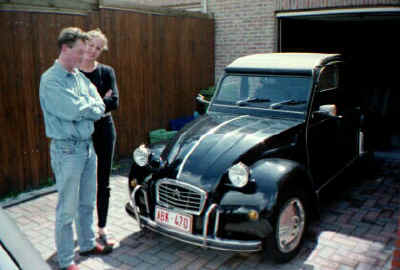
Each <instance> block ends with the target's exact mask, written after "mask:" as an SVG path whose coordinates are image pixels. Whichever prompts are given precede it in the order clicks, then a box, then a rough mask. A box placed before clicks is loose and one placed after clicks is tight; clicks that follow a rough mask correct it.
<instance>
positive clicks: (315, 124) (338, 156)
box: [306, 63, 359, 189]
mask: <svg viewBox="0 0 400 270" xmlns="http://www.w3.org/2000/svg"><path fill="white" fill-rule="evenodd" d="M339 77H340V65H339V63H336V64H332V65H328V66H326V67H324V68H322V69H321V71H320V73H319V78H318V86H317V87H316V89H315V93H314V96H313V100H312V104H311V114H310V117H309V121H308V124H307V134H306V144H307V151H308V161H309V162H308V166H309V169H310V172H311V174H312V176H313V178H314V181H315V184H316V187H317V189H319V188H321V187H322V186H323V185H325V184H326V183H327V182H328V181H329V180H330V179H332V178H333V177H334V176H336V175H337V174H338V173H339V172H340V171H341V170H342V169H343V168H344V167H345V166H346V165H347V164H348V163H349V162H350V161H351V160H352V159H353V158H354V156H355V155H356V152H357V151H356V149H357V145H356V142H357V125H356V124H355V122H356V120H355V119H357V117H359V115H358V114H357V112H356V110H352V109H351V108H349V106H347V105H346V103H345V102H343V101H344V99H343V98H344V97H343V92H342V91H343V88H342V87H341V85H340V81H339V79H340V78H339Z"/></svg>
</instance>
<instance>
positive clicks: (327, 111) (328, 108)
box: [313, 104, 338, 117]
mask: <svg viewBox="0 0 400 270" xmlns="http://www.w3.org/2000/svg"><path fill="white" fill-rule="evenodd" d="M313 115H320V116H330V117H338V115H337V108H336V105H335V104H324V105H321V106H319V109H318V110H317V111H314V112H313Z"/></svg>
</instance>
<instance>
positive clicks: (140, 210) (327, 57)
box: [126, 53, 365, 262]
mask: <svg viewBox="0 0 400 270" xmlns="http://www.w3.org/2000/svg"><path fill="white" fill-rule="evenodd" d="M344 70H345V68H344V66H343V61H342V58H341V56H340V55H337V54H317V53H271V54H257V55H250V56H246V57H242V58H239V59H237V60H235V61H234V62H233V63H231V64H230V65H228V66H227V67H226V68H225V73H224V75H223V77H222V78H221V80H220V81H219V83H218V85H217V89H216V92H215V94H214V97H213V99H212V100H211V103H210V104H209V107H208V110H207V112H206V113H205V114H204V115H203V116H201V117H199V118H197V119H196V120H195V121H193V122H191V123H190V124H188V125H186V126H185V127H184V128H183V129H182V130H180V131H179V133H178V134H177V136H176V137H175V138H174V139H173V140H171V141H170V142H169V143H168V144H165V145H164V144H156V145H150V146H146V145H141V146H140V147H138V148H137V149H136V150H135V151H134V153H133V159H134V162H133V165H132V168H131V171H130V174H129V191H130V202H129V203H127V205H126V210H127V212H128V213H129V214H130V215H131V216H132V217H134V218H135V219H136V220H137V222H138V223H139V225H140V227H141V228H147V229H150V230H153V231H155V232H158V233H161V234H163V235H166V236H169V237H172V238H175V239H178V240H181V241H185V242H187V243H191V244H194V245H199V246H202V247H206V248H212V249H219V250H230V251H240V252H254V251H259V250H262V249H263V250H264V251H265V252H266V254H270V255H272V258H273V259H275V260H276V261H278V262H285V261H288V260H290V259H291V258H293V257H294V256H295V255H296V254H297V252H298V251H299V249H300V247H301V244H302V241H303V238H304V234H305V231H306V228H307V225H308V223H309V221H310V218H311V217H312V216H314V214H317V213H318V211H317V210H318V203H319V195H320V193H321V191H322V190H323V189H324V188H325V187H328V183H330V182H331V181H332V180H334V179H335V178H337V176H338V175H340V174H341V173H342V172H343V171H344V169H345V168H347V167H348V166H350V165H352V164H353V163H355V161H357V160H359V158H360V157H361V156H362V155H363V154H364V153H365V150H364V139H363V138H364V136H363V134H364V132H363V130H362V129H361V120H362V113H361V112H360V109H359V107H358V106H357V104H356V103H355V102H354V101H355V100H357V98H356V97H355V96H354V93H351V89H346V88H345V85H344V84H343V82H344V81H345V80H342V79H343V78H344V74H345V72H344ZM342 77H343V78H342Z"/></svg>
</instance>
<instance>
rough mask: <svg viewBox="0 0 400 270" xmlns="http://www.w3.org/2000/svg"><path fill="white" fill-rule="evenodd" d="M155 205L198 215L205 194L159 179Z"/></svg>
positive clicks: (203, 202) (185, 185) (180, 184)
mask: <svg viewBox="0 0 400 270" xmlns="http://www.w3.org/2000/svg"><path fill="white" fill-rule="evenodd" d="M156 194H157V203H158V204H159V205H161V206H164V207H167V208H175V209H180V210H183V211H184V212H186V213H189V214H194V215H200V213H201V212H202V210H203V208H204V204H205V201H206V197H207V193H206V192H205V191H204V190H202V189H200V188H198V187H195V186H192V185H190V184H186V183H184V182H179V181H176V180H173V179H161V180H160V181H159V182H158V183H157V184H156Z"/></svg>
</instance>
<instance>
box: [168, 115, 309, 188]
mask: <svg viewBox="0 0 400 270" xmlns="http://www.w3.org/2000/svg"><path fill="white" fill-rule="evenodd" d="M303 122H304V120H298V119H293V120H292V119H290V120H288V119H273V118H258V117H254V116H249V115H241V116H238V115H221V114H218V115H205V116H202V117H200V118H199V119H197V120H196V121H194V122H193V123H192V124H190V125H189V126H187V127H185V128H184V129H183V130H182V131H181V132H180V133H179V134H178V136H177V137H175V139H174V140H173V141H172V142H170V143H169V144H168V146H167V147H166V148H165V149H164V151H163V153H162V155H161V158H162V160H164V161H167V162H166V164H167V165H166V166H167V167H168V168H169V171H170V172H171V173H170V174H169V177H171V178H175V179H178V180H180V181H184V182H187V183H189V184H192V185H195V186H198V187H200V188H202V189H204V190H205V191H207V192H209V191H211V190H213V189H214V188H215V187H216V185H217V184H218V182H219V179H220V178H221V176H222V175H223V174H224V173H225V172H226V171H227V170H228V169H229V168H230V167H231V166H232V165H233V164H235V163H236V162H237V161H238V160H240V159H241V157H242V156H243V155H244V154H246V153H248V151H250V150H251V149H254V148H256V147H257V146H262V147H263V148H268V146H266V145H267V142H268V141H269V140H272V137H274V136H276V135H278V134H281V133H286V131H288V130H289V129H293V128H294V127H296V126H299V125H300V124H301V123H303ZM265 150H267V149H265ZM263 151H264V149H263Z"/></svg>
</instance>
